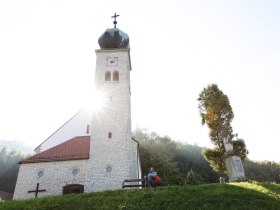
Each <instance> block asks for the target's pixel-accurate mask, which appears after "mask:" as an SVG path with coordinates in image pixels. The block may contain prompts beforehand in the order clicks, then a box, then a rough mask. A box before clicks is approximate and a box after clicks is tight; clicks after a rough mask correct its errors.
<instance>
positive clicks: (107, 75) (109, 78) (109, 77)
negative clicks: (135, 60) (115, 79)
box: [105, 71, 111, 81]
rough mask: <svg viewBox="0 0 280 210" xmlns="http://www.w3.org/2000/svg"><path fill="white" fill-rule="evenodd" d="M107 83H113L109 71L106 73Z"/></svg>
mask: <svg viewBox="0 0 280 210" xmlns="http://www.w3.org/2000/svg"><path fill="white" fill-rule="evenodd" d="M105 81H111V72H109V71H106V72H105Z"/></svg>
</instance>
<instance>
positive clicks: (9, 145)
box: [0, 140, 34, 154]
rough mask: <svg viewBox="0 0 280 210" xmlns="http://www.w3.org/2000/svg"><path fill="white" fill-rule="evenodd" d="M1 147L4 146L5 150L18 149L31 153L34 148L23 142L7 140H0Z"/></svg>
mask: <svg viewBox="0 0 280 210" xmlns="http://www.w3.org/2000/svg"><path fill="white" fill-rule="evenodd" d="M1 147H5V148H6V149H7V150H9V151H12V150H15V151H19V152H22V153H29V154H31V153H33V152H34V148H32V147H30V146H27V145H25V144H24V143H23V142H21V141H14V140H12V141H7V140H0V148H1Z"/></svg>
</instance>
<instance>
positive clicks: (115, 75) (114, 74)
mask: <svg viewBox="0 0 280 210" xmlns="http://www.w3.org/2000/svg"><path fill="white" fill-rule="evenodd" d="M113 81H119V72H118V71H114V73H113Z"/></svg>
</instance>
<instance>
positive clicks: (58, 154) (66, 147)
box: [19, 136, 90, 164]
mask: <svg viewBox="0 0 280 210" xmlns="http://www.w3.org/2000/svg"><path fill="white" fill-rule="evenodd" d="M89 148H90V136H79V137H75V138H72V139H70V140H68V141H66V142H64V143H62V144H59V145H57V146H55V147H52V148H50V149H48V150H46V151H44V152H41V153H38V154H36V155H33V156H31V157H29V158H26V159H24V160H22V161H20V162H19V163H20V164H24V163H38V162H53V161H66V160H84V159H89Z"/></svg>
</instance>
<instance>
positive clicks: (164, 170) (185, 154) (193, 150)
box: [133, 129, 219, 185]
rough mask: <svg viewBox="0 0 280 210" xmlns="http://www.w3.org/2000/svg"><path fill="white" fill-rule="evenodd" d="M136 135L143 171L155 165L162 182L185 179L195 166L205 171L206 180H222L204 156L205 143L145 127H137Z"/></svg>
mask: <svg viewBox="0 0 280 210" xmlns="http://www.w3.org/2000/svg"><path fill="white" fill-rule="evenodd" d="M133 137H134V138H135V139H136V140H137V141H139V142H140V158H141V165H142V171H143V172H147V171H148V170H149V168H150V167H151V166H154V167H155V168H156V170H157V172H158V173H159V176H160V177H161V179H162V185H178V184H183V183H185V180H186V174H187V173H188V171H190V170H191V169H193V170H195V171H196V172H197V173H199V174H201V176H202V178H203V181H204V182H218V179H219V178H218V177H219V175H218V174H217V173H216V172H214V171H213V169H212V168H211V167H210V166H209V163H208V162H207V161H206V160H205V158H204V157H203V156H202V153H201V150H202V148H201V147H198V146H196V145H190V144H181V143H179V142H175V141H173V140H171V139H170V138H169V137H167V136H164V137H160V136H158V135H157V134H156V133H154V132H151V133H148V132H146V131H144V130H141V129H136V130H135V131H134V132H133Z"/></svg>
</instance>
